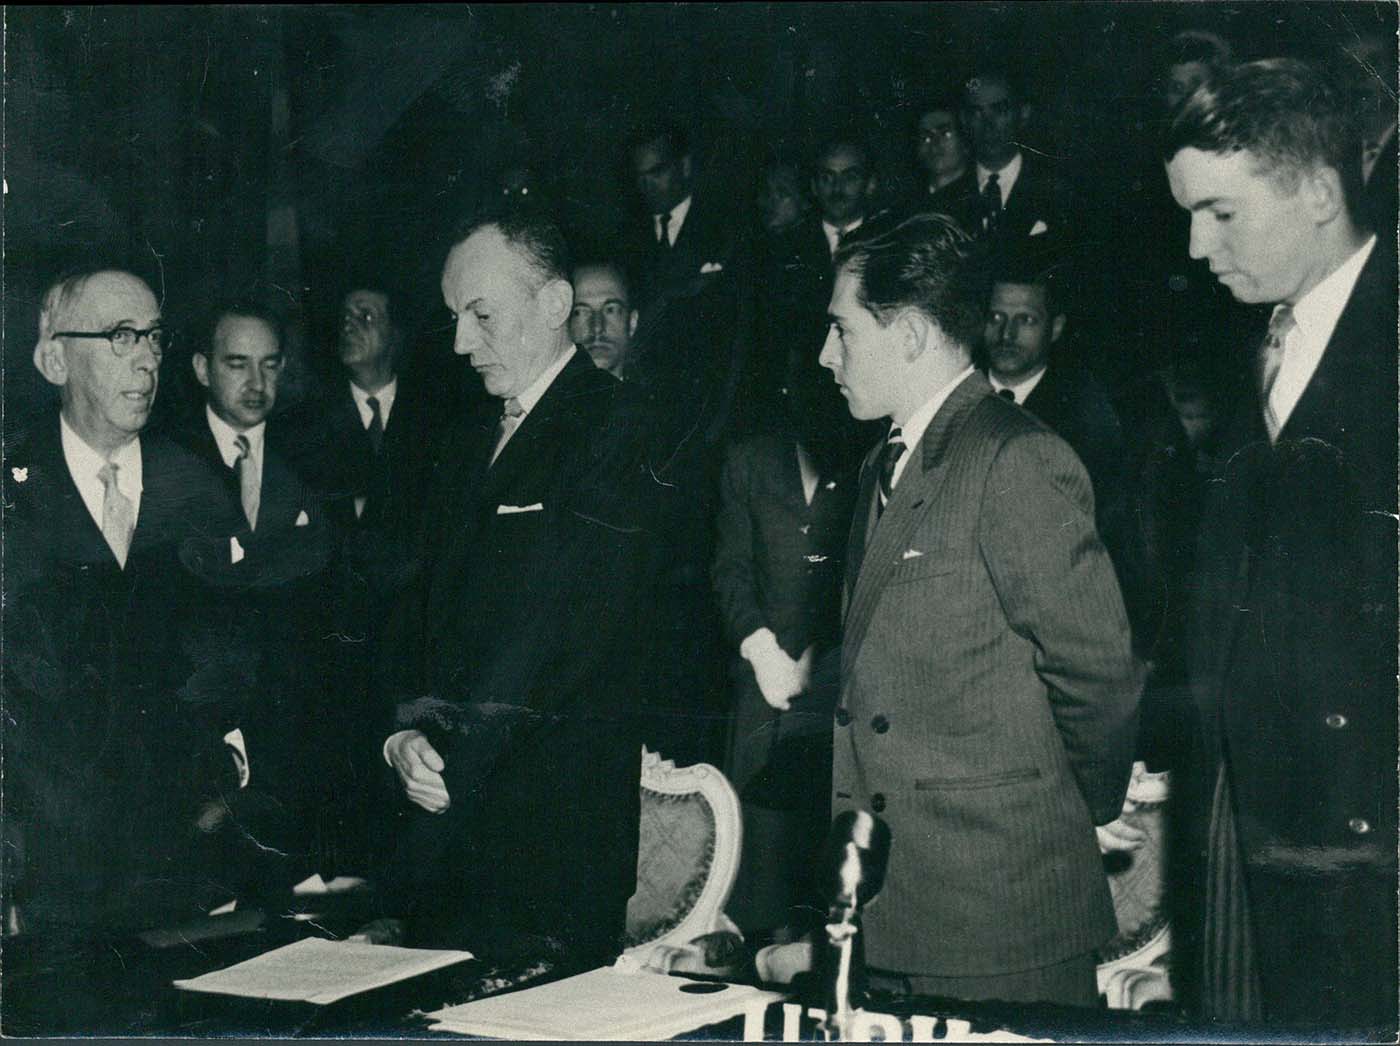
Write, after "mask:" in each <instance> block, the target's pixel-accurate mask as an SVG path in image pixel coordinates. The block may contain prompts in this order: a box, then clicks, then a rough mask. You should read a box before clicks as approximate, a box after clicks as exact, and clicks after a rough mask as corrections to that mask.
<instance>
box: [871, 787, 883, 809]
mask: <svg viewBox="0 0 1400 1046" xmlns="http://www.w3.org/2000/svg"><path fill="white" fill-rule="evenodd" d="M870 809H872V810H874V811H875V812H876V813H877V814H879V813H884V812H885V796H884V793H883V792H876V793H875V794H874V795H872V796H871V797H870Z"/></svg>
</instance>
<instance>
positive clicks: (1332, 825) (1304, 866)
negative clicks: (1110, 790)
mask: <svg viewBox="0 0 1400 1046" xmlns="http://www.w3.org/2000/svg"><path fill="white" fill-rule="evenodd" d="M1353 121H1354V115H1353V113H1352V112H1351V110H1350V109H1349V107H1348V106H1347V105H1346V104H1345V102H1344V101H1343V100H1342V95H1341V94H1340V92H1338V91H1337V89H1336V87H1335V85H1334V84H1333V83H1332V82H1331V80H1330V79H1329V78H1328V77H1325V76H1323V75H1322V74H1320V73H1319V72H1318V71H1317V70H1315V69H1314V68H1312V67H1310V66H1308V65H1305V64H1303V63H1301V62H1296V61H1292V60H1285V59H1270V60H1266V61H1259V62H1250V63H1247V64H1245V65H1241V66H1237V67H1235V68H1234V69H1233V70H1231V71H1230V72H1229V73H1227V74H1224V75H1222V76H1221V77H1219V78H1217V80H1216V81H1214V82H1213V83H1212V84H1210V85H1207V86H1205V87H1202V88H1201V89H1199V90H1197V91H1196V92H1195V93H1194V94H1193V95H1192V96H1191V97H1190V98H1188V99H1187V101H1186V102H1185V103H1184V104H1183V106H1182V108H1181V109H1180V110H1179V111H1178V112H1177V114H1176V117H1175V119H1174V121H1173V123H1172V127H1171V129H1170V132H1169V135H1168V138H1167V141H1166V148H1165V151H1164V157H1165V159H1166V161H1167V165H1166V170H1167V177H1168V179H1169V181H1170V183H1171V189H1172V195H1173V196H1174V197H1175V198H1176V200H1177V203H1178V204H1180V205H1181V206H1182V207H1183V208H1185V209H1186V210H1187V211H1189V212H1190V215H1191V240H1190V252H1191V256H1192V257H1193V258H1197V259H1200V258H1204V259H1206V260H1207V261H1208V262H1209V264H1210V268H1211V271H1212V272H1214V273H1215V274H1216V275H1217V277H1218V278H1219V280H1220V282H1221V283H1223V284H1224V285H1225V286H1226V287H1227V288H1228V289H1229V290H1230V291H1231V293H1232V294H1233V295H1234V296H1235V297H1236V298H1237V299H1239V300H1240V301H1242V302H1246V303H1250V304H1264V305H1273V307H1274V308H1273V314H1272V316H1271V318H1270V321H1269V324H1268V331H1267V333H1266V334H1265V335H1264V337H1263V342H1264V344H1263V346H1262V347H1261V348H1260V349H1259V350H1258V355H1257V357H1256V361H1255V367H1256V370H1255V374H1256V380H1257V393H1258V397H1257V399H1256V400H1253V401H1252V402H1251V403H1250V405H1249V406H1250V409H1248V410H1247V411H1244V412H1243V413H1242V414H1241V416H1240V417H1239V418H1237V419H1236V422H1235V424H1234V426H1233V432H1232V433H1231V434H1230V437H1229V442H1230V446H1229V448H1228V451H1227V453H1228V457H1227V458H1226V465H1225V467H1224V470H1223V474H1222V476H1221V477H1220V479H1219V481H1218V482H1216V483H1214V484H1212V487H1213V489H1212V492H1211V497H1210V500H1209V502H1208V504H1207V507H1206V509H1205V518H1204V520H1203V523H1202V529H1201V536H1200V544H1199V555H1198V562H1197V568H1198V573H1199V575H1200V583H1199V585H1198V597H1199V598H1198V600H1197V602H1196V603H1195V605H1194V606H1193V608H1192V612H1193V620H1192V631H1193V633H1194V638H1193V641H1192V645H1191V646H1192V648H1191V654H1190V656H1191V670H1192V685H1193V689H1194V690H1195V692H1196V697H1197V701H1198V704H1199V708H1200V713H1201V721H1202V727H1203V729H1202V739H1201V748H1200V751H1199V752H1198V756H1199V758H1198V760H1197V763H1198V767H1199V771H1200V772H1199V774H1197V775H1196V776H1194V777H1192V778H1190V779H1186V780H1183V782H1182V783H1183V785H1186V784H1188V783H1189V784H1190V785H1192V788H1191V789H1190V790H1189V791H1187V790H1186V789H1184V788H1183V790H1182V794H1181V800H1182V802H1183V803H1184V804H1186V805H1185V806H1184V808H1183V809H1184V810H1185V811H1186V812H1187V813H1188V814H1189V815H1190V816H1189V818H1188V827H1189V828H1190V829H1192V831H1191V833H1190V834H1189V835H1187V836H1186V841H1187V843H1188V844H1189V845H1188V846H1187V848H1186V850H1185V856H1186V857H1188V858H1199V857H1201V856H1202V855H1204V858H1205V869H1206V871H1205V874H1201V875H1198V876H1197V877H1196V881H1200V882H1205V883H1206V884H1207V886H1206V896H1205V922H1204V936H1203V937H1201V936H1200V934H1199V933H1192V934H1188V933H1187V931H1191V930H1192V929H1194V927H1193V926H1192V925H1190V924H1188V923H1187V922H1186V921H1185V920H1182V921H1181V927H1182V931H1183V934H1184V935H1186V936H1184V938H1183V943H1190V942H1191V941H1192V940H1196V941H1197V942H1199V943H1201V944H1202V945H1203V979H1202V985H1201V987H1202V989H1203V991H1202V1006H1203V1009H1204V1012H1205V1013H1207V1014H1208V1015H1211V1016H1223V1017H1260V1016H1262V1017H1263V1018H1265V1019H1268V1020H1279V1021H1320V1022H1323V1023H1324V1024H1327V1025H1329V1026H1333V1027H1336V1026H1345V1027H1354V1026H1359V1025H1362V1024H1365V1025H1369V1026H1373V1027H1374V1028H1376V1029H1378V1030H1379V1034H1381V1035H1382V1036H1384V1037H1393V1036H1394V1034H1395V1031H1396V1005H1397V999H1396V985H1397V979H1396V909H1395V898H1396V840H1397V828H1396V816H1395V812H1396V777H1395V761H1396V722H1395V709H1396V682H1395V680H1396V676H1395V673H1396V659H1395V649H1396V648H1395V637H1396V597H1395V579H1396V559H1395V553H1396V527H1395V518H1396V517H1395V511H1396V490H1395V475H1396V436H1395V434H1396V424H1397V418H1396V395H1395V387H1396V347H1395V337H1396V335H1395V331H1396V305H1395V283H1396V270H1395V254H1394V251H1393V244H1392V243H1391V242H1390V240H1391V235H1392V233H1393V230H1378V231H1377V233H1375V234H1372V233H1371V232H1370V231H1368V230H1367V229H1366V228H1365V225H1364V219H1363V218H1362V217H1361V215H1362V213H1363V212H1362V211H1361V209H1360V206H1359V196H1360V189H1361V178H1360V171H1359V170H1358V162H1357V161H1358V158H1359V155H1360V149H1359V147H1358V134H1357V131H1356V127H1355V124H1354V122H1353Z"/></svg>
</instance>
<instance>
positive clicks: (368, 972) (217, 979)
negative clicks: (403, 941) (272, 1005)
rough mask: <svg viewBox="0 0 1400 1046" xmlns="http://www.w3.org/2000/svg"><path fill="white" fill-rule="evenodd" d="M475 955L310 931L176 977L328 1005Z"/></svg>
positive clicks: (248, 994) (213, 988)
mask: <svg viewBox="0 0 1400 1046" xmlns="http://www.w3.org/2000/svg"><path fill="white" fill-rule="evenodd" d="M470 958H472V954H471V953H470V952H456V951H428V950H425V949H420V948H392V947H389V946H387V945H382V944H360V943H357V942H354V941H324V940H321V939H320V938H316V937H308V938H306V939H305V940H301V941H297V942H296V943H295V944H288V945H285V946H284V947H281V948H275V949H273V950H272V951H270V952H264V953H263V954H262V955H259V956H256V957H254V958H252V959H248V960H247V961H246V962H240V963H238V964H237V965H235V966H229V967H227V968H226V969H223V970H215V971H214V972H213V973H206V974H204V975H203V976H201V977H192V978H189V979H188V980H183V981H174V982H172V983H174V985H175V987H177V988H184V989H185V990H187V991H195V992H215V993H217V994H220V995H241V996H243V997H245V998H249V999H283V1000H287V1001H291V1002H308V1003H313V1004H315V1005H317V1006H326V1005H329V1004H330V1003H333V1002H335V1001H337V1000H339V999H344V998H346V997H347V996H350V995H358V994H359V993H360V992H367V991H370V990H371V989H374V988H381V987H383V986H384V985H386V984H394V983H396V982H398V981H404V980H407V979H408V978H410V977H417V976H418V975H419V974H422V973H429V972H430V971H432V970H437V969H441V968H442V967H444V966H451V965H452V964H453V963H458V962H463V961H465V960H467V959H470Z"/></svg>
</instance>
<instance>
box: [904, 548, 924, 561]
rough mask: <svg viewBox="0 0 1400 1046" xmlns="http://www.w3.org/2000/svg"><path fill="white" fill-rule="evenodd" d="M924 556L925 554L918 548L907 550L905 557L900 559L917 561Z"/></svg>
mask: <svg viewBox="0 0 1400 1046" xmlns="http://www.w3.org/2000/svg"><path fill="white" fill-rule="evenodd" d="M922 555H923V553H922V552H920V551H919V550H918V549H917V548H906V549H905V550H904V555H902V556H900V557H899V558H900V559H917V558H919V557H920V556H922Z"/></svg>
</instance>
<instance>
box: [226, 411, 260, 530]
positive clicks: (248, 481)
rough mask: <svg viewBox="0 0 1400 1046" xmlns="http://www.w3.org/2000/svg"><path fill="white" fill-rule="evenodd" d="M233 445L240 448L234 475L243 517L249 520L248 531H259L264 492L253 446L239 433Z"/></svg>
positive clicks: (234, 465)
mask: <svg viewBox="0 0 1400 1046" xmlns="http://www.w3.org/2000/svg"><path fill="white" fill-rule="evenodd" d="M233 445H234V446H235V447H237V448H238V458H237V460H236V461H234V463H233V471H234V474H235V475H236V476H237V477H238V498H239V500H240V501H242V502H243V515H244V516H245V517H247V519H248V529H249V530H257V529H258V504H259V502H260V501H261V499H262V492H261V491H260V490H259V489H258V473H257V470H256V469H254V468H253V463H252V451H253V447H252V444H250V443H249V442H248V437H247V436H246V435H244V434H243V433H241V432H240V433H239V434H238V435H237V436H235V437H234V438H233Z"/></svg>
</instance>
